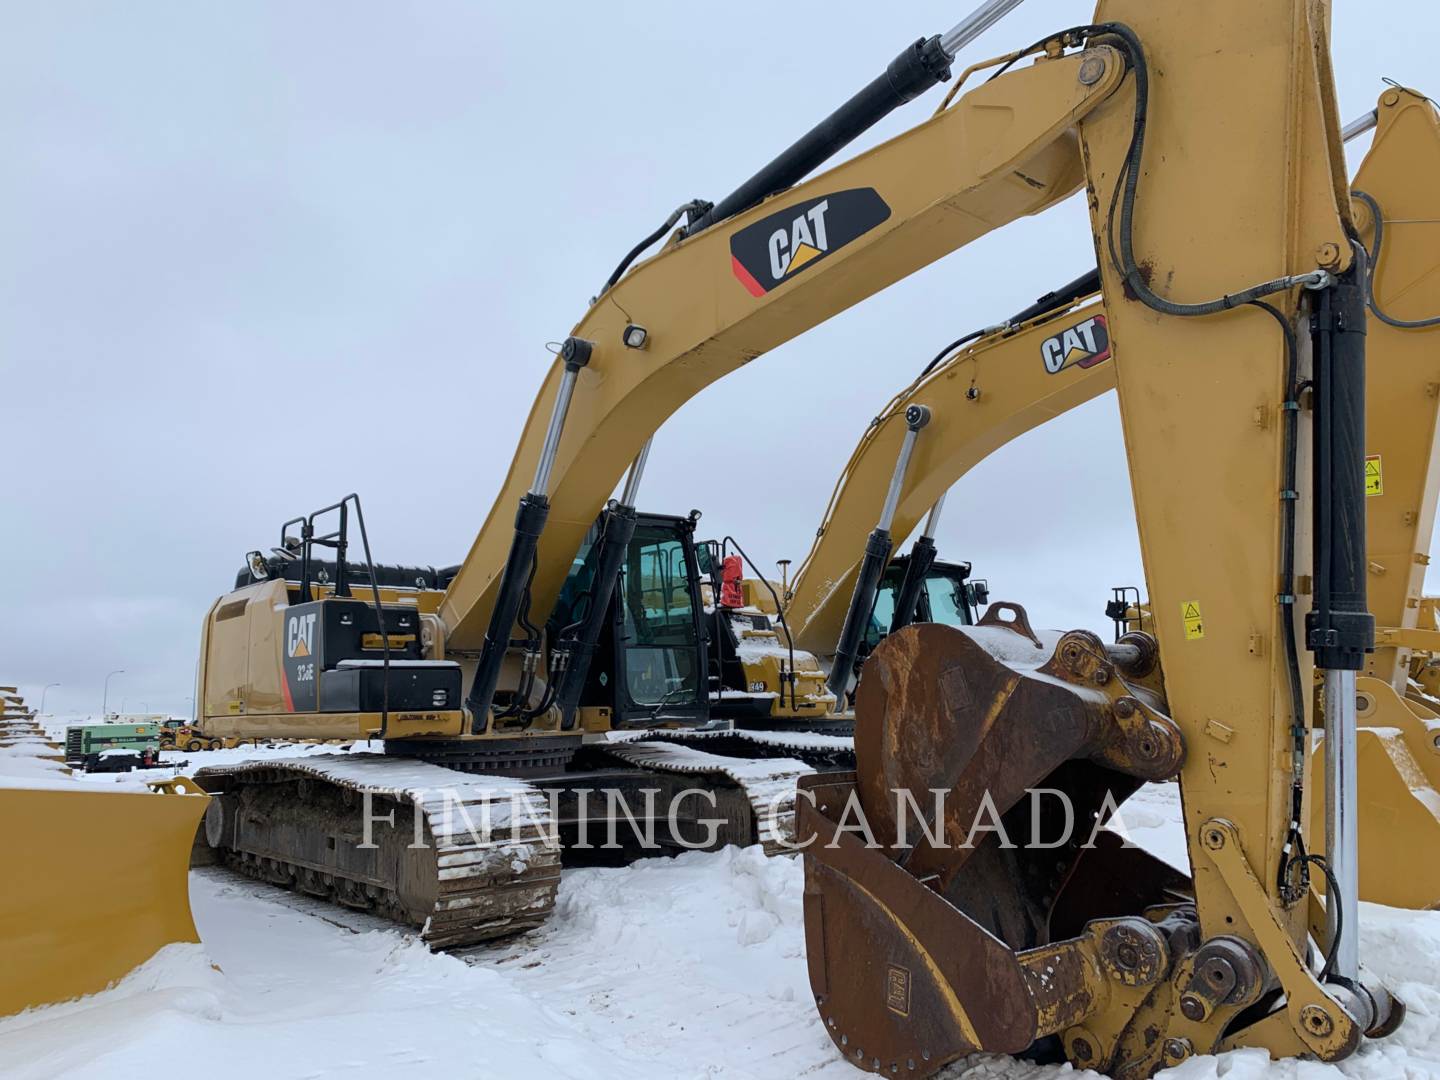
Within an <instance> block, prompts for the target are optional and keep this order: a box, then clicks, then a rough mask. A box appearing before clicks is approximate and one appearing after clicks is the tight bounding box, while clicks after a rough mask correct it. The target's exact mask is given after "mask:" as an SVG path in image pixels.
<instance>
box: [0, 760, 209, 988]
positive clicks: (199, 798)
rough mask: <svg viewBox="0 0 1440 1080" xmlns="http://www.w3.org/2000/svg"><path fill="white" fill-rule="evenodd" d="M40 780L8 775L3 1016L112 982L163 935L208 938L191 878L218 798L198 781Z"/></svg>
mask: <svg viewBox="0 0 1440 1080" xmlns="http://www.w3.org/2000/svg"><path fill="white" fill-rule="evenodd" d="M36 783H37V784H45V786H29V787H0V821H4V822H5V823H6V829H5V837H4V843H3V851H4V861H5V866H6V876H7V883H6V885H5V887H4V888H3V889H0V925H3V926H4V927H5V928H6V934H5V939H6V948H5V963H4V964H3V966H0V1016H8V1015H10V1014H11V1013H16V1012H20V1011H22V1010H24V1009H28V1008H33V1007H36V1006H39V1005H49V1004H52V1003H54V1002H58V1001H65V1000H67V999H69V998H73V997H79V996H81V995H83V994H92V993H95V992H96V991H97V990H103V989H105V987H106V986H108V985H110V984H111V983H113V982H114V981H115V980H117V979H119V978H121V977H123V976H124V975H125V974H127V973H128V972H129V971H131V970H132V969H133V968H135V967H136V966H137V965H139V964H143V963H144V962H145V961H146V960H148V959H150V957H151V956H153V955H154V954H155V952H156V950H158V949H160V948H161V947H162V946H165V945H168V944H170V943H171V942H180V941H199V940H200V938H199V936H198V935H197V934H196V932H195V924H194V922H193V921H192V920H191V917H190V896H189V890H188V870H189V866H190V849H191V845H192V844H193V843H194V840H195V831H196V829H197V827H198V826H199V823H200V820H201V817H202V816H203V815H204V813H205V808H206V805H207V803H208V802H209V799H208V797H207V796H206V795H204V794H203V793H202V792H201V791H200V789H199V788H198V787H196V786H195V785H194V784H193V783H191V782H190V781H188V780H172V781H166V782H165V783H164V784H163V785H158V786H159V787H161V788H163V790H159V791H113V790H105V789H104V788H101V787H98V786H93V785H86V784H78V783H73V782H69V781H49V782H45V781H36Z"/></svg>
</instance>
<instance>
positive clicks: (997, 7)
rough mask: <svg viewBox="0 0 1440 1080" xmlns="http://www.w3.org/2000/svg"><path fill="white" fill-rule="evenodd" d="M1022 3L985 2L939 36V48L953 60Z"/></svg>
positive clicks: (1017, 0)
mask: <svg viewBox="0 0 1440 1080" xmlns="http://www.w3.org/2000/svg"><path fill="white" fill-rule="evenodd" d="M1022 3H1024V0H985V3H983V4H981V5H980V6H979V7H978V8H976V9H975V10H974V11H972V12H971V13H970V14H969V15H966V16H965V18H963V19H961V20H960V21H959V22H958V23H956V24H955V25H954V26H952V27H951V28H950V29H949V30H947V31H945V33H943V34H941V35H940V47H941V48H942V49H944V50H945V53H946V55H947V56H949V57H950V59H952V60H953V59H955V56H956V54H957V53H959V51H960V50H961V49H963V48H964V47H965V46H966V45H969V44H970V43H971V42H972V41H974V40H975V39H976V38H978V37H979V36H980V35H981V34H983V33H984V32H985V31H986V30H989V29H990V27H992V26H994V25H995V24H996V23H997V22H999V21H1000V20H1001V19H1003V18H1004V17H1005V16H1006V15H1009V14H1010V12H1012V11H1014V10H1015V9H1016V8H1017V7H1019V6H1020V5H1021V4H1022Z"/></svg>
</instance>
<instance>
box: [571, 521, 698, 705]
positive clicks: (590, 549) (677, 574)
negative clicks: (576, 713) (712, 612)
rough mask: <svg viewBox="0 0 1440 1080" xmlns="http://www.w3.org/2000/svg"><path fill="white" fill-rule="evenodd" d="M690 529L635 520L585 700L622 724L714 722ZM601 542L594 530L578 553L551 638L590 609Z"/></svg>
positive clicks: (680, 523)
mask: <svg viewBox="0 0 1440 1080" xmlns="http://www.w3.org/2000/svg"><path fill="white" fill-rule="evenodd" d="M693 531H694V524H693V522H691V521H690V520H689V519H688V518H678V517H670V516H666V515H659V514H641V515H639V518H638V520H637V522H636V526H635V535H634V537H633V538H632V539H631V541H630V546H629V549H628V550H627V551H626V553H625V559H624V561H623V563H622V564H621V567H620V573H619V577H618V579H617V580H616V582H615V591H614V599H613V600H612V602H611V603H612V615H611V618H610V620H609V624H608V625H609V630H608V631H607V632H606V633H605V634H604V635H603V636H602V639H601V640H600V641H599V642H597V647H596V653H595V658H594V660H593V662H592V663H591V670H590V673H589V675H588V677H587V678H586V682H585V689H584V691H583V693H582V696H581V701H580V703H581V705H586V706H606V707H608V708H610V709H612V710H613V716H614V721H615V722H616V723H617V724H618V725H619V726H624V725H625V724H627V723H628V724H636V725H645V724H653V723H663V722H667V721H674V722H679V723H683V724H697V723H703V722H704V721H705V720H707V719H709V699H708V696H707V695H706V694H705V692H704V690H705V671H706V653H705V636H704V634H703V633H702V630H701V615H702V612H701V608H700V593H699V576H698V575H699V572H700V570H699V562H698V559H697V552H696V549H695V543H694V539H693V535H692V534H693ZM596 541H597V535H596V530H595V529H591V531H590V534H589V535H587V536H586V538H585V542H584V543H583V544H582V545H581V547H580V550H579V551H578V552H576V555H575V560H574V562H573V563H572V564H571V568H570V574H569V576H568V577H567V578H566V579H565V584H564V586H563V587H562V588H561V590H560V597H559V600H558V602H557V603H556V605H555V611H554V614H553V615H552V616H551V618H550V622H549V625H548V632H549V635H550V637H551V639H552V640H554V639H555V638H556V637H557V636H558V635H559V634H560V633H561V631H563V629H564V628H565V627H566V626H567V625H568V624H570V623H574V622H577V621H579V620H580V619H582V618H584V616H585V613H586V611H587V610H588V608H589V602H590V590H591V586H592V583H593V579H594V575H595V563H596V550H597V543H596Z"/></svg>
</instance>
